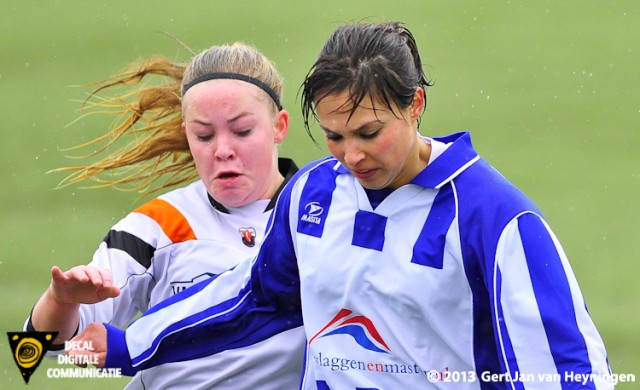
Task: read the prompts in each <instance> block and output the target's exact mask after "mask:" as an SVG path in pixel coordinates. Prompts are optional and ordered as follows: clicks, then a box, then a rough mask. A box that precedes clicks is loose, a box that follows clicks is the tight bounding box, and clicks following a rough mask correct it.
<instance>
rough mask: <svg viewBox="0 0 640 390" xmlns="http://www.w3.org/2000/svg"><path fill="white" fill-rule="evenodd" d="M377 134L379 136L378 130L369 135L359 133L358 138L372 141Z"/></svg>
mask: <svg viewBox="0 0 640 390" xmlns="http://www.w3.org/2000/svg"><path fill="white" fill-rule="evenodd" d="M379 134H380V130H376V131H373V132H370V133H361V134H360V138H363V139H373V138H376V137H377V136H378V135H379Z"/></svg>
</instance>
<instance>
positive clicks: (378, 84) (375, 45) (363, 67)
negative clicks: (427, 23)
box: [301, 22, 432, 141]
mask: <svg viewBox="0 0 640 390" xmlns="http://www.w3.org/2000/svg"><path fill="white" fill-rule="evenodd" d="M431 85H432V83H431V82H430V81H429V80H427V77H426V75H425V73H424V71H423V69H422V61H421V60H420V55H419V53H418V47H417V45H416V41H415V39H414V37H413V34H411V32H410V31H409V30H408V29H407V28H406V27H405V26H404V24H403V23H402V22H385V23H362V22H360V23H354V24H346V25H343V26H341V27H339V28H338V29H337V30H336V31H335V32H334V33H333V34H332V35H331V36H330V37H329V40H328V41H327V43H325V45H324V47H323V48H322V51H321V52H320V55H319V56H318V59H317V60H316V62H315V63H314V64H313V66H312V67H311V69H310V70H309V73H307V76H306V78H305V81H304V82H303V84H302V87H301V90H302V99H301V105H302V116H303V119H304V125H305V128H306V130H307V133H308V134H309V136H311V138H312V139H313V136H312V135H311V130H310V127H309V123H310V117H311V116H312V117H313V118H314V119H317V115H316V111H315V105H316V104H317V103H318V102H319V101H320V100H322V99H323V98H325V97H327V96H328V95H332V94H336V93H341V92H344V91H348V93H349V98H350V99H349V101H350V102H351V103H352V104H353V106H352V107H351V114H353V112H354V111H355V110H356V108H357V107H358V105H359V104H360V102H362V100H363V99H364V98H365V97H367V96H370V97H371V98H372V100H373V101H374V102H376V101H377V102H381V103H382V104H384V106H385V107H386V108H388V109H390V110H391V111H392V112H393V106H392V103H394V104H395V105H396V106H397V107H398V108H400V109H404V108H407V107H409V106H410V105H411V103H412V102H413V97H414V93H415V91H416V89H417V88H422V89H424V90H425V96H426V88H427V87H430V86H431ZM425 107H426V99H425ZM374 109H375V107H374ZM314 141H315V140H314Z"/></svg>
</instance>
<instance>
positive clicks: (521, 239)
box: [107, 133, 613, 390]
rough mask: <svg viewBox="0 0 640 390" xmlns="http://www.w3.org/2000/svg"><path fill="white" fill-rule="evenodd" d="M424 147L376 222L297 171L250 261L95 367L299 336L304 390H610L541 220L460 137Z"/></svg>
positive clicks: (115, 344) (337, 167) (144, 320)
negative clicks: (431, 150)
mask: <svg viewBox="0 0 640 390" xmlns="http://www.w3.org/2000/svg"><path fill="white" fill-rule="evenodd" d="M425 142H432V143H433V144H434V146H435V145H438V148H436V149H440V150H441V153H440V154H439V155H437V158H435V159H434V158H433V157H432V159H431V161H430V162H429V164H428V165H427V167H426V168H425V169H424V170H423V171H422V172H421V173H420V174H419V175H418V176H417V177H415V178H414V179H413V181H412V182H411V183H410V184H408V185H405V186H403V187H401V188H398V189H396V190H395V191H392V192H391V193H390V194H388V195H387V196H386V197H385V198H384V199H383V200H382V201H381V202H380V203H379V204H377V203H376V204H377V206H376V207H375V208H374V207H372V205H371V201H370V197H369V196H370V195H368V193H367V192H368V191H365V189H364V188H363V187H362V186H361V185H360V184H359V183H358V181H357V180H356V179H355V178H354V177H353V176H352V175H351V174H350V173H349V172H348V170H346V169H345V168H344V167H343V166H342V165H341V164H340V163H339V162H338V161H337V160H336V159H334V158H326V159H323V160H320V161H317V162H314V163H311V164H309V165H307V166H306V167H305V168H303V169H302V170H301V171H299V172H298V174H297V175H296V176H295V177H294V178H293V179H292V180H291V181H290V182H289V184H288V185H287V187H286V188H285V189H284V191H283V192H282V193H281V195H280V197H279V200H278V202H277V204H276V208H275V210H274V214H273V215H272V220H271V222H270V226H269V228H268V232H267V236H266V237H265V242H264V245H263V246H262V247H261V249H260V252H259V253H258V255H257V257H255V258H254V259H252V260H251V261H246V262H243V263H240V264H239V265H238V266H237V267H236V268H235V269H233V270H231V271H229V272H226V273H223V274H221V275H219V276H217V277H215V278H212V279H210V280H206V281H204V282H202V283H200V284H198V285H196V286H194V287H192V288H189V289H187V290H185V291H183V292H182V293H180V294H177V295H175V296H173V297H172V298H170V299H169V300H167V301H165V302H163V303H162V304H161V305H158V306H156V307H154V308H152V309H151V310H150V311H149V312H148V313H146V314H145V315H144V316H142V317H141V318H140V319H138V320H137V321H135V322H134V323H133V324H131V326H130V327H129V328H128V329H127V330H126V332H122V331H120V330H118V329H115V328H113V327H109V326H107V327H108V332H109V333H108V355H107V367H122V368H124V372H129V373H132V372H135V371H137V370H140V369H143V368H146V367H150V366H155V365H158V364H162V363H165V362H169V361H173V360H176V359H180V360H181V359H189V358H192V357H197V356H202V355H205V354H211V353H217V352H220V351H224V350H227V349H230V348H236V347H239V346H244V345H247V344H250V343H253V342H257V341H259V340H262V339H264V338H265V337H268V336H269V335H271V334H273V333H275V332H281V331H284V330H286V329H290V328H292V327H295V326H298V325H299V324H300V323H301V322H303V323H304V328H305V332H306V337H307V352H306V359H305V371H304V374H303V378H302V381H301V388H303V389H305V390H306V389H317V390H326V389H333V390H336V389H339V390H343V389H431V388H455V389H505V388H508V389H545V390H546V389H561V388H568V387H572V386H576V387H580V388H591V389H603V388H604V389H608V388H612V387H613V386H612V385H611V384H609V383H608V382H607V380H606V379H607V375H608V374H609V373H610V371H609V367H608V363H607V357H606V352H605V348H604V345H603V342H602V340H601V338H600V336H599V334H598V332H597V330H596V328H595V326H594V323H593V321H592V320H591V318H590V316H589V314H588V312H587V309H586V305H585V302H584V300H583V297H582V294H581V292H580V290H579V287H578V284H577V282H576V279H575V277H574V274H573V272H572V270H571V268H570V265H569V263H568V261H567V258H566V256H565V253H564V251H563V250H562V248H561V246H560V244H559V242H558V240H557V238H556V237H555V235H554V234H553V232H552V231H551V229H550V228H549V226H548V225H547V223H546V222H545V220H544V218H543V217H542V214H541V213H540V211H539V210H538V209H537V208H536V207H535V205H534V204H533V203H532V202H531V201H530V200H529V199H528V198H527V197H526V196H525V195H524V194H522V193H521V192H520V191H519V190H518V189H517V188H516V187H515V186H513V185H512V184H511V183H509V182H508V181H507V180H506V179H505V178H504V177H503V176H502V175H501V174H500V173H498V172H497V171H496V170H495V169H494V168H492V167H491V166H490V165H489V164H488V163H487V162H486V161H485V160H483V159H482V158H480V157H479V156H478V154H477V152H476V151H475V150H474V149H473V146H472V144H471V139H470V136H469V134H468V133H457V134H453V135H450V136H447V137H443V138H438V139H434V140H425ZM445 148H446V149H445ZM442 149H444V150H442ZM434 157H435V156H434ZM583 378H586V380H585V382H586V384H585V385H584V386H582V383H581V381H582V379H583ZM578 380H580V381H578ZM452 382H454V383H452Z"/></svg>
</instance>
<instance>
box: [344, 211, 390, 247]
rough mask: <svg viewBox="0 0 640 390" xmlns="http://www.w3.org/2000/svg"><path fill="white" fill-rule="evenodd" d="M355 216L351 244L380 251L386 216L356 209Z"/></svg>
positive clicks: (382, 244)
mask: <svg viewBox="0 0 640 390" xmlns="http://www.w3.org/2000/svg"><path fill="white" fill-rule="evenodd" d="M355 218H356V220H355V223H354V226H353V237H352V238H351V244H352V245H356V246H359V247H361V248H367V249H373V250H376V251H381V250H382V247H383V246H384V231H385V228H386V227H387V217H385V216H383V215H380V214H376V213H372V212H370V211H364V210H358V212H357V213H356V217H355Z"/></svg>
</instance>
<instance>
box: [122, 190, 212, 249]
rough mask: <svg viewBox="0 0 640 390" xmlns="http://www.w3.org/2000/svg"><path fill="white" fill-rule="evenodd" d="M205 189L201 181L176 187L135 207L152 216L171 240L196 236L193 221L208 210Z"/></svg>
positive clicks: (141, 212) (140, 212)
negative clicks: (192, 225)
mask: <svg viewBox="0 0 640 390" xmlns="http://www.w3.org/2000/svg"><path fill="white" fill-rule="evenodd" d="M210 208H211V207H209V204H208V200H207V197H206V190H205V188H204V184H203V183H202V182H201V181H196V182H194V183H192V184H189V185H187V186H185V187H181V188H177V189H175V190H172V191H169V192H167V193H165V194H162V195H160V196H158V197H157V198H155V199H152V200H150V201H148V202H146V203H145V204H143V205H141V206H139V207H138V208H136V209H135V210H133V212H132V214H139V215H140V214H142V215H144V216H146V217H148V218H150V219H151V220H153V221H154V222H155V223H156V224H157V225H159V227H160V228H161V229H162V230H163V231H164V232H165V234H166V235H167V236H168V237H169V238H170V240H171V241H172V242H181V241H186V240H191V239H195V234H194V233H193V229H192V227H191V224H192V222H190V220H194V219H196V218H198V216H200V215H203V214H204V213H205V212H208V210H210Z"/></svg>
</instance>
